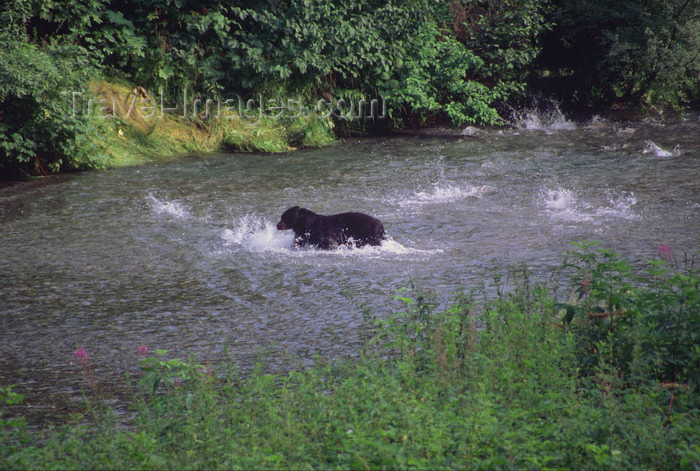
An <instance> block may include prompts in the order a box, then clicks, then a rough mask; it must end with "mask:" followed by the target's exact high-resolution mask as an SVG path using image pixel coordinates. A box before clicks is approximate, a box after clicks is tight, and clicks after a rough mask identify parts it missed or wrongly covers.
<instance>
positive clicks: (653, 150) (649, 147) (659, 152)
mask: <svg viewBox="0 0 700 471" xmlns="http://www.w3.org/2000/svg"><path fill="white" fill-rule="evenodd" d="M644 143H645V144H646V147H645V148H644V150H643V151H642V153H643V154H654V155H655V156H657V157H677V156H679V155H680V154H681V151H680V148H679V147H678V146H676V147H675V148H674V149H673V150H672V151H668V150H665V149H662V148H661V147H659V146H657V145H656V144H654V143H653V142H652V141H644Z"/></svg>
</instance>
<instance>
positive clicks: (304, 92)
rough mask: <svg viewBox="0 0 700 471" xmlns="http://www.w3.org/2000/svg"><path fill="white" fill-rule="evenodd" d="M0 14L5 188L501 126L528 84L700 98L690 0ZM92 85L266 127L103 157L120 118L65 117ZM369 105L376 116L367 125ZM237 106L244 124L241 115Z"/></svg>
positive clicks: (699, 34) (699, 23)
mask: <svg viewBox="0 0 700 471" xmlns="http://www.w3.org/2000/svg"><path fill="white" fill-rule="evenodd" d="M1 8H2V9H1V10H0V41H1V42H2V44H3V48H2V50H0V131H1V133H0V175H1V176H3V177H5V178H8V177H9V178H18V177H22V176H25V177H26V176H32V175H45V174H48V173H52V172H57V171H71V170H79V169H86V168H101V167H105V166H115V165H121V164H123V163H132V162H138V161H143V159H144V158H146V157H145V156H146V155H151V154H152V153H153V152H152V151H153V150H155V149H158V148H160V147H161V146H160V144H161V143H162V141H163V139H165V140H166V141H167V145H165V146H164V148H162V149H161V150H160V151H159V154H160V156H163V155H170V154H179V153H182V152H191V150H189V149H190V148H195V149H201V150H202V151H207V150H211V149H214V148H217V147H219V146H221V145H222V143H228V144H229V145H233V146H235V147H236V148H238V149H242V150H253V151H256V150H262V151H265V152H279V151H286V150H289V149H291V148H294V147H297V146H299V145H302V146H303V145H325V144H327V143H328V142H331V141H332V139H333V135H334V133H335V134H341V135H342V134H343V133H348V132H357V131H360V132H371V131H372V130H375V129H378V130H384V129H387V128H390V127H391V126H414V125H425V124H432V123H447V124H453V125H463V124H466V123H471V124H486V125H491V124H499V123H503V122H504V121H503V118H504V116H501V115H500V113H499V110H500V109H508V108H507V107H502V105H504V104H507V103H508V102H515V101H517V100H519V99H522V98H523V97H524V96H525V95H526V92H527V90H528V84H534V86H535V87H537V88H542V89H546V90H548V91H549V93H550V94H552V93H554V94H556V95H558V97H555V98H560V99H562V100H564V101H565V103H564V104H565V105H566V104H568V103H577V104H583V105H587V106H588V105H596V106H610V105H611V104H613V103H622V104H623V105H625V106H632V107H635V106H639V105H640V104H644V105H646V106H651V107H658V108H659V109H660V107H663V106H671V107H675V108H679V107H682V106H683V105H685V104H687V103H689V102H692V101H693V100H697V99H699V98H700V79H699V77H700V69H699V68H700V65H698V64H700V60H698V51H699V50H700V15H699V14H698V12H699V11H700V0H674V1H670V2H651V3H649V2H647V3H644V4H638V2H634V1H631V0H629V1H624V2H613V1H610V0H596V1H593V2H585V3H581V2H575V1H568V0H567V1H550V0H498V1H472V0H469V1H457V0H453V1H432V0H400V1H396V2H385V1H378V0H354V1H350V2H334V1H331V0H323V1H315V2H309V1H306V0H291V1H286V2H278V1H272V0H269V1H262V2H261V1H257V0H256V1H252V0H250V1H243V2H236V3H235V5H228V4H225V3H221V2H219V1H218V0H197V1H196V2H194V1H189V0H144V1H140V2H127V1H125V0H70V1H53V0H52V1H45V0H42V1H38V0H10V1H9V2H4V3H3V6H2V7H1ZM533 72H534V73H533ZM95 81H96V82H98V83H105V81H106V82H107V83H108V84H110V85H116V84H123V83H126V84H128V85H127V87H128V89H129V90H131V89H133V90H142V91H143V94H142V96H141V98H145V97H148V98H149V99H150V100H151V103H152V104H153V103H154V101H155V100H157V97H159V96H161V97H162V96H163V95H164V96H165V97H167V99H169V100H175V101H177V97H182V96H183V95H184V94H187V96H189V97H192V98H193V99H199V100H201V101H202V102H206V101H207V100H213V101H226V100H227V99H232V98H234V97H238V96H240V97H243V98H244V100H243V102H246V103H247V102H248V99H250V98H255V99H257V98H259V104H258V105H256V106H257V108H259V110H263V109H264V114H265V117H266V118H268V119H261V120H260V121H257V120H256V121H255V127H256V128H257V129H256V130H255V131H254V132H249V131H251V130H250V129H248V128H249V127H250V126H241V123H240V122H239V123H237V125H236V124H235V123H231V122H228V123H226V124H220V123H219V124H215V123H213V121H217V120H221V118H220V116H216V117H212V116H211V115H207V114H206V113H199V114H197V113H194V114H188V115H186V116H184V117H180V118H179V119H181V120H182V121H184V123H185V124H187V125H189V126H190V127H191V128H193V131H192V133H193V134H195V135H196V136H200V135H201V134H202V133H200V132H198V130H202V129H205V130H206V132H207V133H209V134H211V135H215V136H216V137H217V140H216V141H215V142H210V141H209V140H208V139H205V142H201V141H199V140H196V139H195V140H193V141H190V142H189V143H188V144H187V145H182V142H181V139H180V138H179V137H176V138H175V139H173V140H169V139H167V138H166V137H165V136H160V137H159V138H157V139H154V140H153V141H148V139H146V141H147V144H148V147H150V149H151V150H145V151H139V150H137V147H139V146H141V145H142V143H143V138H144V135H143V132H142V131H143V129H142V128H143V127H142V126H141V127H140V128H139V129H137V130H136V131H135V132H136V134H139V133H140V134H139V137H140V139H137V140H135V141H133V142H132V143H131V144H132V145H131V146H130V148H131V150H129V151H127V153H130V154H129V155H128V156H127V155H122V157H121V158H117V159H115V158H114V155H112V153H111V152H110V147H111V144H112V143H113V142H114V137H115V136H114V133H115V132H118V131H115V129H117V130H118V129H122V134H117V136H118V137H121V138H126V139H130V138H131V134H132V133H131V132H127V130H125V129H126V128H129V126H128V125H130V124H131V123H130V122H129V120H128V119H126V120H125V121H126V124H124V123H118V124H116V125H115V124H112V125H111V126H105V125H104V123H96V121H99V118H100V116H99V115H100V113H101V112H102V111H100V108H101V107H100V106H95V105H96V103H95V102H93V108H92V113H89V112H87V109H85V108H83V109H81V110H80V111H81V112H79V113H77V114H76V113H74V112H72V108H71V106H72V103H73V100H72V99H73V98H74V97H75V95H73V94H74V93H78V94H80V93H82V94H83V95H81V96H84V98H85V99H86V100H89V98H90V97H91V96H92V97H95V101H96V100H97V99H99V97H100V95H97V94H96V90H95V85H94V83H95ZM91 83H92V84H93V85H91ZM103 88H104V87H103ZM161 94H162V95H161ZM236 94H238V95H236ZM136 95H137V96H138V95H140V93H137V94H136ZM290 99H292V100H294V101H296V102H297V103H298V104H297V105H290V104H289V100H290ZM373 99H376V100H381V107H378V108H376V109H375V110H374V113H370V107H369V103H370V102H371V100H373ZM107 100H108V101H109V100H111V98H110V97H108V98H107ZM361 100H365V102H366V105H365V108H364V110H362V113H360V111H361V110H360V102H361ZM243 102H241V103H243ZM319 103H320V104H319ZM185 104H186V103H185V100H182V103H179V106H180V108H179V110H182V109H183V106H185ZM88 108H89V107H88ZM234 108H237V110H236V111H235V113H237V114H238V115H239V117H240V118H241V119H244V118H245V117H244V116H243V114H245V113H247V112H248V111H251V110H247V109H246V106H242V107H240V106H239V107H235V106H234ZM331 112H332V113H331ZM385 112H386V114H384V113H385ZM232 113H234V112H232ZM232 113H230V114H229V116H232ZM329 113H330V114H329ZM175 114H177V113H175ZM281 117H282V118H283V119H281V121H283V122H279V121H280V118H281ZM127 118H128V117H127ZM331 118H332V122H330V120H331ZM248 124H251V123H248ZM151 126H152V127H153V126H154V125H153V124H152V125H151ZM222 127H223V128H225V130H226V132H222V129H221V128H222ZM129 129H131V128H129ZM233 129H235V132H229V131H231V130H233ZM205 134H206V133H205ZM242 134H244V136H242ZM245 134H247V135H245ZM145 136H147V137H149V136H150V134H146V135H145ZM122 147H123V146H122ZM117 153H121V154H124V152H123V151H122V152H117Z"/></svg>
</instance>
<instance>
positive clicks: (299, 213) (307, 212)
mask: <svg viewBox="0 0 700 471" xmlns="http://www.w3.org/2000/svg"><path fill="white" fill-rule="evenodd" d="M297 208H299V206H297ZM313 214H314V212H313V211H311V210H308V209H306V208H299V210H298V211H297V217H300V218H303V219H306V218H308V217H309V216H311V215H313Z"/></svg>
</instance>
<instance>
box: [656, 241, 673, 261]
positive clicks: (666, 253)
mask: <svg viewBox="0 0 700 471" xmlns="http://www.w3.org/2000/svg"><path fill="white" fill-rule="evenodd" d="M656 256H657V257H659V258H661V259H664V260H670V259H671V249H670V247H669V246H668V244H661V245H659V253H658V254H656Z"/></svg>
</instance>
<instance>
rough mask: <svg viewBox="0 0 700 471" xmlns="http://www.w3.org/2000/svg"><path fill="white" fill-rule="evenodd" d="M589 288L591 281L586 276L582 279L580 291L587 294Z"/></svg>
mask: <svg viewBox="0 0 700 471" xmlns="http://www.w3.org/2000/svg"><path fill="white" fill-rule="evenodd" d="M590 286H591V279H590V278H588V275H586V276H585V278H584V279H583V281H581V289H582V290H583V291H584V292H585V293H587V292H588V288H589V287H590Z"/></svg>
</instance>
